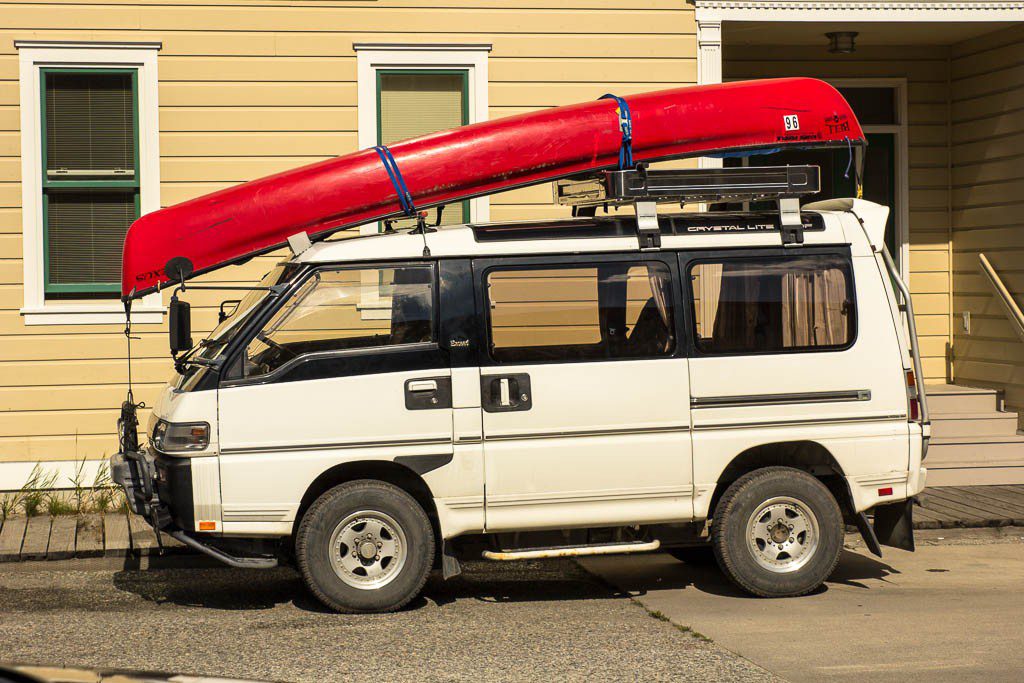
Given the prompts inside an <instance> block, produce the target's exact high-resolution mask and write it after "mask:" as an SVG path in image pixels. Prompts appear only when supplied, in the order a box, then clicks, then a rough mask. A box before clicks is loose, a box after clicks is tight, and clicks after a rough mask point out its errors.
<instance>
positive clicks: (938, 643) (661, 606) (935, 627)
mask: <svg viewBox="0 0 1024 683" xmlns="http://www.w3.org/2000/svg"><path fill="white" fill-rule="evenodd" d="M916 535H917V538H918V547H917V552H915V553H909V552H904V551H901V550H895V549H892V548H885V549H884V557H883V558H882V559H878V558H876V557H874V556H873V555H871V554H870V553H868V552H867V551H865V550H864V549H863V547H862V544H860V543H857V542H854V543H853V547H851V548H849V549H847V550H845V551H844V552H843V554H842V556H841V558H840V561H839V567H838V568H837V569H836V571H835V573H834V574H833V576H832V578H831V579H830V580H829V581H828V582H827V583H826V585H825V586H824V587H823V588H822V589H821V590H819V591H818V592H816V593H814V594H812V595H808V596H804V597H801V598H791V599H786V600H755V599H752V598H750V597H749V596H746V595H744V594H742V593H740V592H739V591H737V590H736V589H735V588H734V587H733V586H732V585H730V584H729V583H728V582H727V581H726V580H725V579H724V578H723V576H722V575H721V573H720V572H719V571H718V568H717V567H715V566H710V567H707V566H688V565H685V564H683V563H680V562H676V561H674V560H673V559H672V558H670V557H668V556H666V555H645V556H639V555H637V556H632V557H602V558H587V559H585V560H582V564H583V565H584V566H586V567H587V568H588V569H589V570H590V571H593V572H595V573H596V574H598V575H599V576H602V577H603V578H605V579H607V580H608V581H609V582H611V583H612V584H613V585H615V586H617V587H618V588H620V589H621V590H623V591H625V592H627V593H629V594H630V595H633V596H634V597H636V599H638V600H639V601H640V602H641V603H642V604H643V605H644V606H646V607H647V608H648V609H649V610H655V611H659V612H661V613H663V614H664V615H665V616H666V617H667V618H669V619H671V620H672V621H673V622H674V623H676V624H679V625H685V626H689V627H692V628H693V629H694V630H695V631H698V632H700V633H703V634H705V635H707V636H708V637H710V638H712V639H713V640H714V641H715V643H717V644H719V645H721V646H723V647H725V648H726V649H728V650H730V651H731V652H735V653H737V654H739V655H742V656H744V657H746V658H748V659H750V661H753V662H754V663H756V664H759V665H761V666H763V667H765V668H766V669H768V670H770V671H772V672H773V673H775V674H777V675H778V676H780V677H782V678H785V679H787V680H791V681H794V682H795V683H800V682H803V681H807V682H811V681H814V682H819V681H834V682H842V683H862V682H863V681H872V682H881V681H911V680H924V681H929V682H933V683H942V682H945V681H949V682H951V683H952V682H956V683H968V682H971V681H978V682H982V681H984V682H985V683H994V682H1001V681H1014V682H1017V681H1021V680H1024V529H1022V528H1014V527H1009V528H1001V529H964V530H937V531H923V532H922V531H919V532H917V534H916ZM852 540H853V539H852V538H851V537H848V542H849V541H852Z"/></svg>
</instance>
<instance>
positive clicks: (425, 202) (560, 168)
mask: <svg viewBox="0 0 1024 683" xmlns="http://www.w3.org/2000/svg"><path fill="white" fill-rule="evenodd" d="M627 101H628V103H629V107H630V110H631V112H632V121H633V156H634V159H635V161H655V160H661V159H675V158H684V157H692V156H701V155H707V154H713V153H716V152H717V153H723V152H724V153H734V152H742V151H753V150H764V149H773V148H784V147H819V146H828V145H846V144H850V143H852V144H862V143H863V142H864V134H863V132H862V130H861V127H860V124H859V123H858V121H857V118H856V116H855V115H854V114H853V112H852V110H851V109H850V107H849V105H848V104H847V102H846V101H845V100H844V99H843V97H842V95H840V94H839V93H838V92H837V91H836V90H835V89H834V88H833V87H832V86H830V85H828V84H826V83H824V82H822V81H818V80H814V79H808V78H787V79H771V80H763V81H746V82H736V83H728V84H720V85H710V86H695V87H688V88H678V89H673V90H662V91H658V92H652V93H646V94H641V95H632V96H629V97H628V98H627ZM620 146H621V131H620V129H619V124H618V114H617V105H616V104H615V102H614V101H613V100H607V99H606V100H596V101H593V102H586V103H582V104H574V105H569V106H564V107H557V108H553V109H547V110H542V111H538V112H531V113H528V114H521V115H518V116H511V117H508V118H503V119H497V120H493V121H485V122H481V123H477V124H472V125H469V126H463V127H461V128H455V129H452V130H448V131H443V132H439V133H434V134H431V135H427V136H424V137H420V138H415V139H412V140H406V141H403V142H399V143H395V144H394V145H391V146H390V149H391V152H392V154H393V155H394V158H395V160H396V161H397V164H398V167H399V169H400V170H401V172H402V175H403V177H404V179H405V182H406V185H407V186H408V189H409V191H410V193H411V194H412V197H413V199H414V202H415V205H416V207H417V208H427V207H430V206H436V205H438V204H447V203H451V202H455V201H461V200H464V199H468V198H471V197H476V196H481V195H486V194H492V193H494V192H499V191H503V190H508V189H511V188H514V187H521V186H526V185H533V184H537V183H542V182H547V181H550V180H554V179H557V178H563V177H567V176H572V175H578V174H581V173H585V172H589V171H594V170H599V169H604V168H612V167H615V166H616V165H617V163H618V158H619V150H620ZM399 214H401V207H400V204H399V201H398V198H397V196H396V194H395V190H394V187H393V185H392V182H391V180H390V179H389V177H388V175H387V173H386V171H385V169H384V166H383V164H382V163H381V160H380V158H379V157H378V155H377V153H376V152H375V151H374V150H372V149H370V150H361V151H358V152H355V153H352V154H347V155H344V156H340V157H336V158H333V159H328V160H326V161H321V162H318V163H315V164H311V165H308V166H303V167H301V168H297V169H293V170H289V171H285V172H283V173H278V174H275V175H272V176H267V177H265V178H260V179H257V180H252V181H249V182H246V183H242V184H240V185H236V186H234V187H230V188H227V189H224V190H220V191H218V192H214V193H212V194H208V195H205V196H202V197H198V198H196V199H192V200H189V201H186V202H183V203H181V204H177V205H175V206H171V207H168V208H166V209H162V210H160V211H156V212H154V213H151V214H148V215H146V216H143V217H142V218H140V219H139V220H137V221H135V223H133V224H132V226H131V228H130V229H129V231H128V234H127V236H126V238H125V245H124V256H123V262H122V295H123V296H126V297H131V298H135V297H139V296H142V295H144V294H146V293H148V292H151V291H153V290H154V289H156V288H158V287H159V286H161V285H163V284H166V283H167V282H168V281H169V278H168V276H167V275H166V274H165V273H164V265H165V264H166V263H167V262H168V260H170V259H171V258H175V257H183V258H186V259H188V260H189V261H190V262H191V264H192V266H193V268H194V271H195V273H197V274H198V273H202V272H207V271H210V270H213V269H215V268H218V267H220V266H223V265H227V264H230V263H233V262H238V261H240V260H244V259H245V258H248V257H250V256H252V255H254V254H259V253H263V252H266V251H270V250H272V249H275V248H278V247H280V246H283V245H284V244H285V243H286V240H287V238H288V237H289V236H290V235H294V234H296V233H300V232H306V233H308V234H309V236H310V237H311V238H313V239H317V238H322V237H325V236H327V235H329V234H330V233H332V232H335V231H337V230H342V229H345V228H348V227H352V226H355V225H360V224H363V223H369V222H372V221H376V220H380V219H382V218H387V217H389V216H395V215H399Z"/></svg>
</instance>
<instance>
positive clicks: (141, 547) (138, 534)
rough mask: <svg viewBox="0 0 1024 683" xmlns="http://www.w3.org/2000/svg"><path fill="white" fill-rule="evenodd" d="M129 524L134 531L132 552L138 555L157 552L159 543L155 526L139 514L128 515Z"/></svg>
mask: <svg viewBox="0 0 1024 683" xmlns="http://www.w3.org/2000/svg"><path fill="white" fill-rule="evenodd" d="M128 524H129V528H130V529H131V532H132V552H133V553H135V554H136V555H149V554H155V553H156V552H157V548H159V545H158V544H157V541H156V532H154V531H153V527H151V526H150V525H149V523H148V522H147V521H146V520H144V519H143V518H142V517H139V516H138V515H128Z"/></svg>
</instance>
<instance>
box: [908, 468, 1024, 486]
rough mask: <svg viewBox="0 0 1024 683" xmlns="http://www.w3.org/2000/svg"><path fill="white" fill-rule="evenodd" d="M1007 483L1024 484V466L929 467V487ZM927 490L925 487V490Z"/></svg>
mask: <svg viewBox="0 0 1024 683" xmlns="http://www.w3.org/2000/svg"><path fill="white" fill-rule="evenodd" d="M925 464H926V465H927V463H925ZM1007 484H1017V485H1021V484H1024V466H1021V467H943V468H932V467H929V468H928V488H931V487H932V486H993V485H1007ZM927 490H928V489H925V491H927Z"/></svg>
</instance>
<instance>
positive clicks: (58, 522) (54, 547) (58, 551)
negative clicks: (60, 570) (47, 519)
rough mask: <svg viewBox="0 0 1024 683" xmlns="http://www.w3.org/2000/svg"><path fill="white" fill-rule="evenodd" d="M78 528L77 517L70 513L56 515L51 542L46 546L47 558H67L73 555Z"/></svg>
mask: <svg viewBox="0 0 1024 683" xmlns="http://www.w3.org/2000/svg"><path fill="white" fill-rule="evenodd" d="M77 530H78V518H77V517H72V516H70V515H60V516H59V517H54V518H53V522H52V524H51V526H50V543H49V545H48V546H47V548H46V559H48V560H66V559H68V558H71V557H73V556H74V554H75V535H76V532H77Z"/></svg>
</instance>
